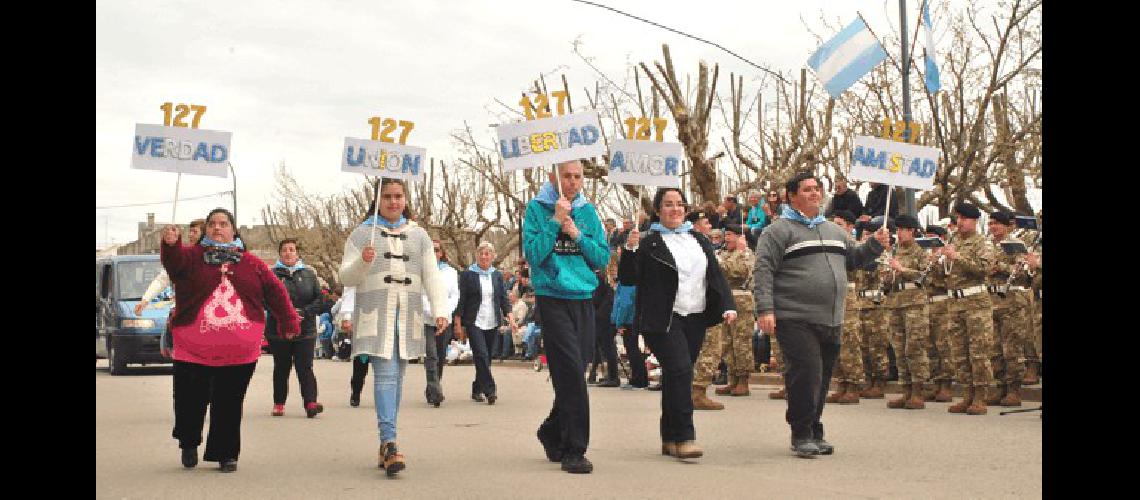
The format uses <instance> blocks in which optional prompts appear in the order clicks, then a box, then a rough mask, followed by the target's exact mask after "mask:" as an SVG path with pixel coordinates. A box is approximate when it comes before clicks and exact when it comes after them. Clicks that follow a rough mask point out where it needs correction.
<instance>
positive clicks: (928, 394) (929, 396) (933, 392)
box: [922, 382, 938, 401]
mask: <svg viewBox="0 0 1140 500" xmlns="http://www.w3.org/2000/svg"><path fill="white" fill-rule="evenodd" d="M937 396H938V382H935V383H934V384H933V385H931V386H930V390H929V391H927V390H924V391H922V400H923V401H935V400H936V399H935V398H936V397H937Z"/></svg>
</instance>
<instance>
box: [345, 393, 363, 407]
mask: <svg viewBox="0 0 1140 500" xmlns="http://www.w3.org/2000/svg"><path fill="white" fill-rule="evenodd" d="M348 404H349V406H352V407H353V408H356V407H357V406H360V396H352V397H350V398H348Z"/></svg>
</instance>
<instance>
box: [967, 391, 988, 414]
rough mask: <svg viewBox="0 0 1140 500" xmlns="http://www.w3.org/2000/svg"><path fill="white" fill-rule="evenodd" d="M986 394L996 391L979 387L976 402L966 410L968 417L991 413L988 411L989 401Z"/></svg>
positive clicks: (975, 397)
mask: <svg viewBox="0 0 1140 500" xmlns="http://www.w3.org/2000/svg"><path fill="white" fill-rule="evenodd" d="M986 392H995V391H994V390H993V389H989V388H988V387H978V388H977V392H976V393H975V395H974V401H973V402H971V403H970V406H969V407H967V408H966V414H968V415H985V414H986V413H988V412H989V410H986V399H987V398H986Z"/></svg>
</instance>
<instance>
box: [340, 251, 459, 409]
mask: <svg viewBox="0 0 1140 500" xmlns="http://www.w3.org/2000/svg"><path fill="white" fill-rule="evenodd" d="M431 244H432V250H433V251H434V253H435V258H436V267H438V268H439V274H440V279H441V280H442V281H443V284H444V286H445V287H447V302H446V303H445V304H444V305H443V307H442V308H441V310H443V311H448V314H449V315H450V314H451V311H454V310H455V306H457V305H459V272H458V271H456V270H455V268H454V267H451V265H450V264H448V263H447V251H446V250H445V249H444V248H443V243H442V242H441V241H440V240H438V239H433V240H431ZM423 304H424V340H425V341H426V342H427V344H426V345H425V346H424V354H425V355H424V375H425V376H426V377H427V386H426V387H425V388H424V397H426V398H427V401H428V403H430V404H432V405H435V407H436V408H439V405H440V404H441V403H443V400H444V397H443V386H442V385H441V381H442V380H443V365H445V364H447V363H444V362H443V360H444V359H446V358H447V346H448V345H449V344H450V343H451V338H452V336H453V332H452V329H453V328H454V325H448V326H447V328H444V329H443V330H442V331H440V330H438V329H437V328H436V326H435V324H434V322H433V323H432V324H428V318H430V317H431V310H430V308H431V301H430V300H428V301H424V303H423ZM358 392H359V391H358Z"/></svg>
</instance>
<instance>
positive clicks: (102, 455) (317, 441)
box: [95, 355, 1042, 499]
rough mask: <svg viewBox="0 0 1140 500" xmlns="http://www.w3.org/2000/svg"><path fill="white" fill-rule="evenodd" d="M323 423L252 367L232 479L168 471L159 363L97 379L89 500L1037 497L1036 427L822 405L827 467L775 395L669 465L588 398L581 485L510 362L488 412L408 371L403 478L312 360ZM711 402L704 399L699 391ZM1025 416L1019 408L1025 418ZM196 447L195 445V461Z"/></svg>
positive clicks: (464, 385)
mask: <svg viewBox="0 0 1140 500" xmlns="http://www.w3.org/2000/svg"><path fill="white" fill-rule="evenodd" d="M315 365H316V367H315V368H316V373H317V379H318V383H319V387H320V394H321V396H320V400H321V401H322V402H323V403H324V405H325V412H324V413H322V414H321V415H319V416H318V417H317V418H315V419H307V418H305V414H304V411H303V410H302V408H301V403H300V393H299V392H298V390H297V382H296V378H295V376H293V378H292V379H291V381H290V383H291V388H290V389H291V392H290V399H289V403H288V404H287V406H286V415H285V416H284V417H276V418H275V417H271V416H270V415H269V412H270V409H271V407H272V368H273V361H272V358H270V357H269V356H267V355H266V356H262V357H261V360H260V361H259V362H258V367H257V371H256V372H255V374H254V377H253V381H252V383H251V384H250V390H249V394H248V396H247V397H246V401H245V418H244V420H243V422H242V453H241V457H240V461H239V466H238V471H237V472H236V473H233V474H221V473H219V472H218V471H217V464H215V463H213V462H210V463H206V462H202V463H200V464H199V465H198V467H197V468H196V469H191V470H186V469H183V468H182V466H181V464H180V462H179V458H178V457H179V454H178V445H177V442H176V441H175V440H174V439H172V438H171V437H170V430H171V426H172V422H173V412H172V399H171V375H170V369H169V368H168V367H159V368H134V367H132V370H131V371H132V373H131V374H130V375H126V376H116V377H111V376H110V375H109V374H108V373H107V371H106V361H105V360H100V361H98V362H97V363H96V370H95V397H96V403H97V407H96V411H95V426H96V427H95V428H96V431H95V458H96V468H95V488H96V497H97V498H115V499H119V498H212V499H220V498H242V499H251V498H274V499H283V498H401V499H402V498H500V499H501V498H539V497H545V498H625V499H628V498H650V497H654V498H760V497H775V498H919V497H921V498H1012V497H1017V498H1034V497H1040V496H1041V495H1042V488H1041V482H1042V468H1041V467H1042V465H1041V464H1042V459H1041V453H1042V450H1041V419H1040V418H1039V417H1038V413H1036V412H1030V413H1022V414H1013V415H1007V416H999V415H998V412H999V411H1000V409H999V408H991V409H990V413H989V415H985V416H981V417H970V416H964V415H953V414H949V413H947V412H946V407H947V406H948V403H927V409H926V410H918V411H907V410H888V409H887V408H886V403H885V400H878V401H867V400H864V401H863V402H862V403H861V404H859V405H855V406H839V405H828V406H827V409H826V410H825V413H824V423H825V425H827V431H828V440H829V441H831V442H832V443H833V444H834V445H835V446H836V454H835V455H833V456H830V457H820V458H817V459H814V460H804V459H797V458H795V457H794V456H792V454H791V452H790V451H789V449H788V436H789V433H788V427H787V424H785V422H784V409H785V402H784V401H776V400H770V399H768V398H767V393H768V392H770V391H771V390H773V389H774V387H772V386H762V385H753V386H752V391H753V394H752V396H751V397H747V398H728V397H719V396H714V398H715V399H717V400H718V401H721V402H723V403H725V404H726V405H727V407H728V408H727V409H726V410H724V411H716V412H709V411H699V412H697V415H696V428H697V440H698V443H700V445H701V446H702V447H703V448H704V450H705V457H704V458H701V459H697V460H692V461H690V463H680V462H679V461H678V460H676V459H674V458H671V457H665V456H662V455H660V441H659V438H658V434H657V421H658V415H659V408H660V393H656V392H647V391H623V390H620V389H612V388H591V389H590V404H591V422H592V426H591V427H592V428H591V439H590V449H589V452H588V453H587V457H588V458H590V460H591V461H592V462H593V463H594V467H595V471H594V473H593V474H589V475H571V474H566V473H564V472H561V471H560V470H559V468H558V465H557V464H553V463H549V462H547V461H546V458H545V456H544V455H543V453H542V448H541V446H540V445H539V444H538V442H537V440H536V439H535V437H534V431H535V429H536V428H537V426H538V424H539V422H540V421H541V420H542V419H543V417H545V415H546V413H547V411H548V410H549V408H550V403H551V401H552V398H553V391H552V389H551V386H550V383H549V382H548V381H547V378H546V377H547V373H546V372H541V373H535V372H534V371H532V370H530V369H529V368H524V367H522V365H520V364H517V363H516V364H510V363H508V364H506V365H500V364H498V363H495V365H494V366H493V368H492V370H493V372H494V375H495V378H496V382H497V383H498V387H499V396H500V398H499V401H498V402H497V403H496V404H495V405H494V406H488V405H486V404H485V403H483V404H479V403H475V402H473V401H471V400H470V398H469V394H470V384H471V380H472V379H473V378H474V368H473V367H472V366H470V365H466V366H459V367H454V366H448V367H447V368H446V370H445V373H444V379H443V382H444V391H445V394H446V395H447V397H448V399H447V401H445V402H444V403H443V406H442V407H441V408H433V407H431V406H430V405H428V404H427V403H426V402H425V400H424V398H423V388H424V376H423V367H422V366H421V365H418V364H413V365H409V366H408V372H407V375H408V377H407V380H406V383H405V385H404V397H403V404H402V408H401V412H400V420H399V425H398V429H399V433H400V438H399V443H400V445H401V447H400V449H401V451H402V452H403V453H404V454H405V456H406V458H407V461H408V469H407V470H405V471H404V472H402V473H400V475H399V476H398V478H397V479H393V480H390V479H387V478H385V477H384V474H383V471H380V470H378V469H376V448H377V445H378V442H377V438H376V415H375V412H374V410H373V409H372V393H371V384H372V374H371V373H370V374H369V377H368V380H367V382H366V386H365V387H366V389H365V394H364V397H363V399H362V401H361V406H360V407H359V408H352V407H350V406H349V405H348V393H349V389H348V380H349V377H350V375H351V372H352V368H351V365H350V364H349V363H346V362H332V361H326V360H317V361H316V363H315ZM710 393H711V390H710ZM1030 405H1032V406H1036V404H1035V403H1029V405H1027V406H1030ZM202 450H204V446H203V447H202V448H199V453H201V452H202Z"/></svg>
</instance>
